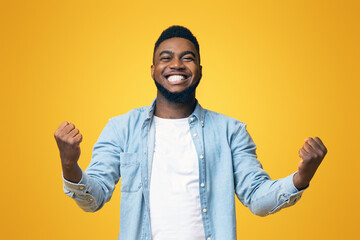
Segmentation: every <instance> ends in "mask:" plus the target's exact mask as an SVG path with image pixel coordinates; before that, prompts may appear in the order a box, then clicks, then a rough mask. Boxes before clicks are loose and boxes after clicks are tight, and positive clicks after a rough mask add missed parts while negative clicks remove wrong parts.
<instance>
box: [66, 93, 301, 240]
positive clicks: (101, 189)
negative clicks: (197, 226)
mask: <svg viewBox="0 0 360 240" xmlns="http://www.w3.org/2000/svg"><path fill="white" fill-rule="evenodd" d="M155 100H156V99H155ZM155 100H154V101H153V103H152V104H151V106H147V107H141V108H137V109H133V110H131V111H130V112H128V113H126V114H123V115H120V116H117V117H114V118H112V119H110V120H109V122H108V124H107V125H106V126H105V128H104V130H103V131H102V133H101V134H100V137H99V139H98V141H97V142H96V144H95V145H94V149H93V156H92V159H91V162H90V165H89V166H88V168H87V169H86V171H84V172H83V173H82V179H81V180H80V182H79V183H72V182H69V181H67V180H66V179H63V180H64V192H65V193H66V194H67V195H68V196H70V197H71V198H73V199H74V200H75V201H76V203H77V204H78V205H79V206H80V207H81V208H82V209H83V210H84V211H87V212H94V211H97V210H99V209H100V208H101V207H102V206H103V205H104V204H105V203H106V202H108V201H109V200H110V198H111V196H112V193H113V191H114V188H115V185H116V183H117V182H118V181H119V179H121V205H120V233H119V236H118V237H119V238H118V239H123V240H139V239H141V240H148V239H151V224H150V209H149V186H150V184H149V183H150V180H151V166H152V156H153V152H154V137H155V135H154V131H155V130H154V126H153V124H152V119H153V115H154V110H155V103H156V101H155ZM188 122H189V126H190V132H191V136H192V139H193V141H194V145H195V148H196V152H197V155H198V161H199V191H200V205H201V209H202V210H201V214H202V220H203V224H204V230H205V236H206V239H207V240H214V239H217V240H221V239H226V240H236V214H235V195H236V196H237V198H238V199H239V200H240V201H241V202H242V204H244V205H245V206H247V207H248V208H249V209H250V210H251V212H253V213H254V214H256V215H259V216H266V215H268V214H272V213H275V212H277V211H279V210H280V209H282V208H285V207H288V206H291V205H293V204H295V202H296V201H297V200H299V199H300V197H301V195H302V192H303V190H302V191H299V190H298V189H296V187H295V186H294V184H293V175H294V174H295V173H293V174H291V175H289V176H287V177H285V178H282V179H278V180H271V179H270V177H269V175H268V174H267V173H266V172H265V171H264V170H263V169H262V166H261V164H260V162H259V161H258V160H257V155H256V152H255V150H256V146H255V144H254V142H253V140H252V138H251V137H250V135H249V133H248V132H247V130H246V125H245V124H244V123H242V122H240V121H239V120H236V119H234V118H230V117H227V116H225V115H223V114H220V113H216V112H213V111H209V110H206V109H203V108H202V107H201V106H200V104H199V103H198V101H196V107H195V110H194V112H193V113H192V114H191V115H190V116H189V117H188ZM179 237H181V236H179Z"/></svg>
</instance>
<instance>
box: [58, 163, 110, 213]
mask: <svg viewBox="0 0 360 240" xmlns="http://www.w3.org/2000/svg"><path fill="white" fill-rule="evenodd" d="M80 171H81V175H82V177H81V179H80V181H78V183H73V182H71V181H68V180H67V179H65V177H64V175H63V182H64V193H65V194H66V195H68V196H69V197H71V198H72V199H74V200H75V202H76V203H77V205H78V206H79V207H80V208H81V209H83V210H84V211H85V212H95V211H97V210H99V209H100V208H101V207H102V206H103V204H104V202H105V198H106V196H105V194H104V191H103V190H102V187H101V186H100V185H99V184H98V183H97V182H96V181H95V180H94V179H92V178H91V177H89V176H88V175H87V174H86V173H85V172H83V171H82V170H81V169H80Z"/></svg>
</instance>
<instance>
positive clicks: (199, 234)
mask: <svg viewBox="0 0 360 240" xmlns="http://www.w3.org/2000/svg"><path fill="white" fill-rule="evenodd" d="M154 124H155V148H154V156H153V164H152V170H151V180H150V221H151V222H150V223H151V235H152V239H154V240H175V239H181V240H183V239H187V240H199V239H205V232H204V226H203V222H202V216H201V207H200V194H199V164H198V157H197V153H196V149H195V145H194V143H193V140H192V138H191V134H190V127H189V123H188V118H181V119H163V118H159V117H156V116H154Z"/></svg>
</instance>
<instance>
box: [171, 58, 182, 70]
mask: <svg viewBox="0 0 360 240" xmlns="http://www.w3.org/2000/svg"><path fill="white" fill-rule="evenodd" d="M169 67H170V68H171V69H185V65H184V63H183V62H182V61H181V59H178V58H173V59H172V60H171V62H170V65H169Z"/></svg>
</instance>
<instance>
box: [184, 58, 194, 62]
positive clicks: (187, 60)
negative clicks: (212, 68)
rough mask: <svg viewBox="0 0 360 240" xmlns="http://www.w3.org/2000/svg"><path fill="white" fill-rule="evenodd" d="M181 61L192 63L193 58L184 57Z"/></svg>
mask: <svg viewBox="0 0 360 240" xmlns="http://www.w3.org/2000/svg"><path fill="white" fill-rule="evenodd" d="M183 59H184V61H186V62H191V61H194V58H193V57H184V58H183Z"/></svg>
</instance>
